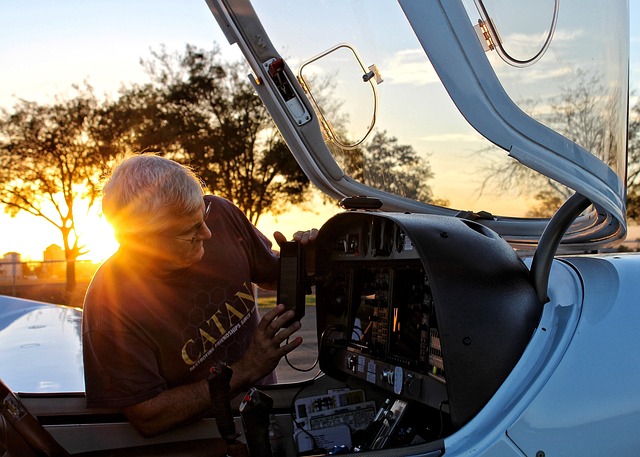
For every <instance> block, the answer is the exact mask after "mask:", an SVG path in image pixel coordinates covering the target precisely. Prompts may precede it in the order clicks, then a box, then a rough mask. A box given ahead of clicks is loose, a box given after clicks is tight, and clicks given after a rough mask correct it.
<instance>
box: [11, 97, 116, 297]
mask: <svg viewBox="0 0 640 457" xmlns="http://www.w3.org/2000/svg"><path fill="white" fill-rule="evenodd" d="M75 89H76V91H77V95H76V96H75V97H74V98H72V99H69V100H63V99H59V98H58V99H56V101H55V102H54V103H53V104H51V105H44V104H43V105H41V104H38V103H36V102H29V101H25V100H20V101H19V102H18V103H17V104H16V105H15V106H14V111H13V113H9V112H7V110H4V109H3V110H2V111H1V112H0V203H2V204H3V205H4V209H5V211H6V212H7V213H8V214H10V215H11V216H15V215H16V214H18V213H19V212H20V211H24V212H26V213H29V214H32V215H34V216H37V217H41V218H43V219H44V220H46V221H47V222H49V223H51V224H52V225H53V226H55V227H56V228H57V229H58V230H59V231H60V235H61V236H62V244H63V246H64V252H65V259H66V262H67V293H68V294H71V292H73V289H74V288H75V260H76V259H77V258H78V257H79V256H80V255H82V254H84V253H86V251H85V250H84V248H83V246H81V245H80V244H79V239H78V233H77V230H76V221H75V210H76V208H77V206H78V203H79V201H80V200H81V199H83V200H84V201H85V202H86V207H87V208H91V207H92V206H93V204H94V203H95V201H96V198H97V197H98V194H99V180H100V177H101V175H102V174H103V173H104V172H105V171H106V170H107V169H108V165H109V159H110V158H111V157H112V156H113V154H114V150H113V148H112V147H111V145H110V144H109V143H108V142H105V141H104V134H105V132H104V130H103V129H102V128H101V127H100V123H101V119H102V116H103V113H102V111H101V109H100V107H99V104H98V101H97V99H96V97H95V95H94V94H93V91H92V89H91V87H89V86H86V87H85V88H83V89H81V88H79V87H77V86H75ZM69 296H70V295H69Z"/></svg>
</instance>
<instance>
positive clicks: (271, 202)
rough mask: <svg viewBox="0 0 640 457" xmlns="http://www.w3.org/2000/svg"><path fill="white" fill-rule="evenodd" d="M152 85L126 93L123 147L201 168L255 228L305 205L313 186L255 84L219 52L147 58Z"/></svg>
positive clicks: (118, 107) (121, 106)
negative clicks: (268, 218) (261, 220)
mask: <svg viewBox="0 0 640 457" xmlns="http://www.w3.org/2000/svg"><path fill="white" fill-rule="evenodd" d="M141 63H142V64H143V65H144V67H145V69H146V71H147V74H148V75H149V77H150V82H149V83H148V84H146V85H142V86H140V85H138V86H132V87H130V88H127V89H125V90H123V91H122V93H121V97H120V99H119V100H118V102H117V103H115V104H114V105H113V106H112V110H113V112H114V113H115V112H117V113H119V115H118V116H115V115H112V116H111V118H112V119H120V121H118V122H119V125H117V126H115V127H114V128H116V129H117V130H118V131H119V132H120V133H121V138H123V141H125V142H128V143H129V145H130V146H129V147H130V148H132V149H137V150H139V151H156V152H158V153H161V154H163V155H166V156H168V157H171V158H172V159H175V160H176V161H178V162H181V163H184V164H186V165H190V166H191V167H193V168H194V169H195V170H196V171H197V173H198V175H199V176H200V177H201V179H202V180H203V181H204V183H205V184H206V186H207V187H208V188H209V189H210V190H211V191H212V192H213V193H215V194H217V195H220V196H222V197H225V198H227V199H229V200H231V201H232V202H233V203H235V204H236V205H237V206H238V207H239V208H240V209H241V210H242V211H243V212H244V213H245V214H246V215H247V217H248V218H249V220H251V222H253V223H254V224H255V223H257V222H258V219H259V218H260V215H261V214H263V213H265V212H271V213H274V214H277V213H278V212H280V211H281V210H283V209H284V207H285V206H286V204H287V203H298V202H300V201H301V200H302V198H303V195H304V191H305V190H306V189H307V188H308V184H309V181H308V179H307V177H306V176H305V175H304V173H303V172H302V170H301V169H300V167H299V166H298V164H297V162H296V161H295V159H294V158H293V157H292V155H291V153H290V152H289V150H288V148H287V146H286V144H285V143H284V141H283V140H282V138H281V136H280V134H279V132H278V130H277V129H276V127H275V124H274V123H273V121H272V120H271V118H270V116H269V114H268V112H267V111H266V108H265V107H264V106H263V105H262V103H261V101H260V99H259V98H258V97H257V96H256V95H255V91H254V89H253V86H252V85H251V84H250V83H249V82H248V80H247V78H246V76H245V75H246V74H247V73H248V71H247V68H246V67H245V66H244V65H242V64H240V63H230V62H224V61H222V60H221V59H220V57H219V51H218V49H217V48H215V47H214V49H213V50H209V51H207V50H204V49H198V48H196V47H194V46H192V45H187V46H186V49H185V52H184V53H182V54H180V53H175V54H169V53H167V51H166V50H165V49H164V48H162V49H161V50H160V51H158V52H152V58H151V59H150V60H147V61H145V60H142V61H141Z"/></svg>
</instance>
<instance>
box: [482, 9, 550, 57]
mask: <svg viewBox="0 0 640 457" xmlns="http://www.w3.org/2000/svg"><path fill="white" fill-rule="evenodd" d="M474 2H475V5H476V8H477V12H478V13H479V14H480V17H481V19H479V20H478V24H477V25H476V30H477V31H478V34H479V37H480V38H481V40H482V41H483V45H484V46H485V49H486V50H496V51H497V52H498V55H500V57H502V59H503V60H504V61H505V62H506V63H508V64H510V65H514V66H516V67H520V66H527V65H533V64H534V63H535V62H537V61H538V60H540V59H541V58H542V56H543V55H544V53H545V52H546V51H547V49H548V48H549V45H550V44H551V40H552V38H553V34H554V31H555V28H556V24H557V20H558V12H559V7H560V0H541V1H536V2H529V1H526V0H517V1H508V2H507V1H504V0H474ZM471 17H473V16H471Z"/></svg>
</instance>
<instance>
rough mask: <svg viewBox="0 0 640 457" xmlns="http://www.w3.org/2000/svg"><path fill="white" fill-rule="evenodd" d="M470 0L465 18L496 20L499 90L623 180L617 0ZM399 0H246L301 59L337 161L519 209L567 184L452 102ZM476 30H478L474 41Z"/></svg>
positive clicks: (505, 209) (297, 62)
mask: <svg viewBox="0 0 640 457" xmlns="http://www.w3.org/2000/svg"><path fill="white" fill-rule="evenodd" d="M476 1H477V5H476V3H475V2H474V0H465V2H464V5H465V9H466V11H467V13H468V14H469V18H468V20H469V24H470V26H471V27H473V26H474V25H475V24H477V23H478V20H483V21H485V22H487V21H490V23H491V25H492V29H493V30H494V35H496V38H495V39H497V40H500V41H499V43H500V46H501V49H502V51H501V53H500V54H499V53H498V52H495V51H489V52H488V54H487V57H488V59H489V62H490V63H491V66H492V67H493V71H495V73H496V74H497V76H498V78H499V81H500V84H501V85H502V89H501V90H504V91H506V92H507V94H508V95H509V96H510V98H511V100H512V101H513V102H514V103H515V105H516V106H517V107H518V108H519V109H520V110H522V111H523V112H524V113H526V115H528V116H529V117H531V118H532V119H534V120H535V121H537V122H538V123H540V124H542V125H544V126H547V127H549V128H551V129H552V130H555V131H557V132H559V133H560V134H561V135H563V136H565V137H566V138H567V139H569V140H570V141H572V142H575V143H576V144H577V145H579V146H580V147H582V148H584V149H585V150H586V151H588V152H590V153H591V154H592V155H594V156H596V157H597V158H598V159H600V160H602V161H603V162H604V163H606V164H607V165H608V166H609V167H610V168H611V170H612V171H613V172H614V173H615V175H617V176H618V178H620V181H622V178H623V177H624V174H625V155H624V154H625V144H626V143H625V141H626V137H625V123H624V119H626V117H625V116H626V112H625V110H626V102H625V100H626V96H627V90H626V82H627V79H626V75H624V74H620V73H619V72H620V71H621V69H622V68H625V66H624V65H620V60H621V59H624V58H625V56H626V54H625V49H619V48H618V47H616V46H619V43H620V42H621V41H622V42H624V40H621V39H620V38H621V37H620V36H619V35H620V34H624V33H626V28H625V27H624V26H623V25H624V24H620V23H618V21H619V20H623V19H624V17H625V15H624V14H622V13H623V12H621V11H615V10H613V9H614V8H619V7H621V6H613V5H612V6H611V9H612V10H611V11H610V12H611V14H610V15H607V16H605V17H602V15H601V8H591V7H590V6H589V3H592V2H595V0H589V1H587V2H586V3H585V2H584V1H578V0H564V1H563V2H562V5H561V9H560V10H559V9H558V4H557V2H556V0H544V1H543V2H526V1H519V2H511V1H509V2H507V1H495V0H489V1H480V0H476ZM404 3H407V2H403V1H400V2H398V3H396V2H377V3H375V4H372V3H363V2H360V1H356V0H353V1H344V0H336V1H331V0H328V1H323V2H304V4H301V3H297V2H269V1H256V2H254V7H255V9H256V12H257V15H258V17H259V18H260V19H261V21H262V23H263V25H264V28H265V29H266V30H267V31H268V33H269V37H270V39H271V41H272V42H273V43H274V45H275V47H276V49H278V50H279V52H280V53H281V55H282V56H283V58H284V59H285V60H286V61H287V63H288V65H289V67H291V69H292V70H293V71H294V72H295V71H298V70H299V69H300V68H301V67H302V70H301V75H300V76H301V80H302V82H303V85H304V84H307V85H309V86H311V87H310V88H309V87H308V89H310V90H311V92H310V94H311V95H310V96H309V98H310V99H312V100H314V102H315V104H316V105H318V106H319V107H318V109H317V111H318V115H319V118H320V124H327V125H325V126H324V127H325V128H324V130H325V135H324V136H325V140H326V145H327V148H328V149H329V150H330V151H331V153H332V155H333V158H334V160H335V161H336V162H337V164H338V165H339V166H340V168H341V169H342V171H343V172H344V173H345V174H346V175H347V176H349V177H350V178H352V179H353V180H357V181H359V182H363V183H365V184H367V185H369V186H372V187H375V188H377V189H380V190H383V191H385V192H390V193H393V194H394V195H400V196H404V197H408V198H411V199H415V200H417V201H420V202H423V203H433V204H437V205H445V206H448V207H450V208H454V209H457V210H469V211H472V212H475V213H478V212H481V211H489V212H491V213H492V214H494V215H500V216H516V217H526V216H527V215H530V214H535V213H536V208H539V207H540V205H541V204H542V205H547V206H549V207H552V206H554V205H555V204H557V203H559V202H562V201H564V196H565V195H566V194H568V193H570V191H569V190H568V189H567V188H565V187H563V186H561V185H558V184H557V183H555V185H550V184H547V182H553V180H549V179H544V178H543V179H540V178H539V176H536V174H537V173H535V172H527V171H526V170H525V169H524V166H523V165H521V164H520V162H519V161H518V160H514V158H513V156H514V155H515V154H511V156H510V155H509V152H513V151H511V145H510V144H499V141H495V140H493V139H492V140H491V141H488V140H486V139H485V138H484V137H483V135H481V134H479V133H477V132H476V131H475V130H474V128H472V127H470V126H469V124H468V123H467V120H465V118H464V117H463V116H461V115H460V112H459V110H458V108H457V107H456V105H455V104H454V103H452V100H451V98H450V97H449V95H448V94H447V92H446V91H445V89H444V88H443V87H442V84H441V83H440V80H439V78H438V75H437V74H436V72H435V71H434V68H433V66H432V64H431V62H430V60H429V58H428V57H427V55H426V54H425V51H424V49H423V43H421V40H420V38H421V37H420V35H421V31H420V30H419V27H420V24H421V22H420V17H418V18H417V19H416V18H413V20H412V18H411V17H410V16H411V14H410V13H408V12H407V9H406V5H404ZM403 8H404V9H403ZM479 11H481V12H482V14H480V13H479ZM283 17H287V18H288V20H287V21H286V26H283V21H282V20H281V19H282V18H283ZM309 18H314V19H313V20H309ZM416 24H418V28H416ZM482 41H483V40H482V39H481V37H480V36H479V37H478V40H477V43H476V45H477V44H478V43H480V44H482V45H486V43H483V42H482ZM627 41H628V40H627ZM448 44H449V43H442V44H441V45H439V46H441V47H445V46H448ZM347 45H348V47H346V46H347ZM342 46H345V47H342ZM331 49H333V50H334V52H331V53H329V54H328V55H326V56H324V57H323V58H322V59H319V60H313V59H312V58H313V57H314V56H317V55H319V54H323V53H325V52H326V51H327V50H331ZM352 50H354V51H352ZM353 54H357V55H359V59H360V61H358V60H357V59H354V57H353ZM501 54H508V55H509V56H510V58H511V59H512V60H513V61H516V62H525V63H526V65H514V64H513V61H512V62H508V59H507V61H505V60H503V59H502V58H501ZM503 57H504V56H503ZM309 59H312V60H311V62H310V61H309ZM373 64H375V68H376V72H377V74H379V75H380V76H381V78H382V79H383V80H384V82H383V83H381V84H373V89H372V87H371V86H370V85H369V84H365V83H364V82H363V81H362V76H363V74H366V73H367V72H368V71H369V66H370V65H373ZM456 65H457V64H456V62H455V61H454V60H452V61H451V63H450V65H449V68H448V71H451V72H452V73H455V72H456V71H457V68H456ZM462 90H464V88H462ZM470 90H471V89H470ZM375 92H377V99H376V98H375V97H376V94H375ZM496 103H498V102H497V101H496ZM465 116H467V115H466V114H465ZM374 121H375V123H374ZM507 122H508V119H507ZM476 128H477V127H476ZM485 136H486V135H485ZM494 143H496V144H499V147H497V146H495V145H494ZM505 149H506V151H505ZM542 160H545V159H542ZM612 174H613V173H612ZM516 176H517V177H518V178H519V179H514V177H516ZM506 183H508V184H506ZM558 189H560V190H558Z"/></svg>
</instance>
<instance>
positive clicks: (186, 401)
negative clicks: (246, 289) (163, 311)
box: [123, 305, 302, 437]
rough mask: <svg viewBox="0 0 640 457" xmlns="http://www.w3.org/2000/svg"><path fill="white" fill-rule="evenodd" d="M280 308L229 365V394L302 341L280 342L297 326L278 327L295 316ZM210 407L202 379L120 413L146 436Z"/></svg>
mask: <svg viewBox="0 0 640 457" xmlns="http://www.w3.org/2000/svg"><path fill="white" fill-rule="evenodd" d="M283 311H284V306H283V305H277V306H276V307H275V308H273V309H271V310H269V311H268V312H267V313H266V314H265V315H264V316H263V318H262V319H261V320H260V323H259V324H258V327H257V328H256V331H255V332H254V334H253V338H252V340H251V343H250V344H249V347H248V348H247V350H246V351H245V352H244V354H243V355H242V358H241V359H240V360H238V361H237V362H236V363H234V364H233V365H231V369H232V370H233V375H232V376H231V381H230V383H229V384H230V393H231V397H234V396H235V395H237V394H239V393H240V392H242V391H243V390H246V389H248V388H249V387H251V386H252V385H253V384H254V383H255V382H256V381H258V380H260V379H262V378H263V377H265V376H266V375H268V374H269V373H271V372H272V371H273V370H275V368H276V366H277V365H278V362H279V361H280V359H281V358H282V357H284V355H285V354H288V353H289V352H291V351H292V350H294V349H295V348H297V347H298V346H300V344H302V338H300V337H297V338H295V339H293V341H290V342H289V343H287V344H283V343H284V342H285V341H286V340H287V338H289V337H290V336H291V335H292V334H293V333H295V332H296V331H297V330H298V329H299V328H300V323H299V322H296V323H294V324H292V325H290V326H289V327H287V328H286V329H282V330H281V327H282V325H283V323H284V322H286V321H288V320H289V319H291V318H293V316H294V315H295V313H294V312H293V311H287V312H286V313H283ZM210 407H211V400H210V397H209V385H208V382H207V381H206V380H202V381H198V382H195V383H192V384H187V385H184V386H179V387H175V388H173V389H168V390H165V391H164V392H162V393H160V394H158V395H156V396H155V397H153V398H151V399H149V400H146V401H143V402H141V403H138V404H135V405H133V406H128V407H126V408H123V412H124V414H125V415H126V416H127V419H129V422H131V424H132V425H133V426H134V427H135V428H136V430H138V432H140V434H141V435H143V436H147V437H149V436H153V435H157V434H158V433H162V432H164V431H167V430H170V429H172V428H174V427H176V426H178V425H180V424H184V423H186V422H189V421H190V420H193V419H194V418H196V417H198V416H200V415H201V414H203V413H204V412H206V411H207V410H208V409H209V408H210Z"/></svg>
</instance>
